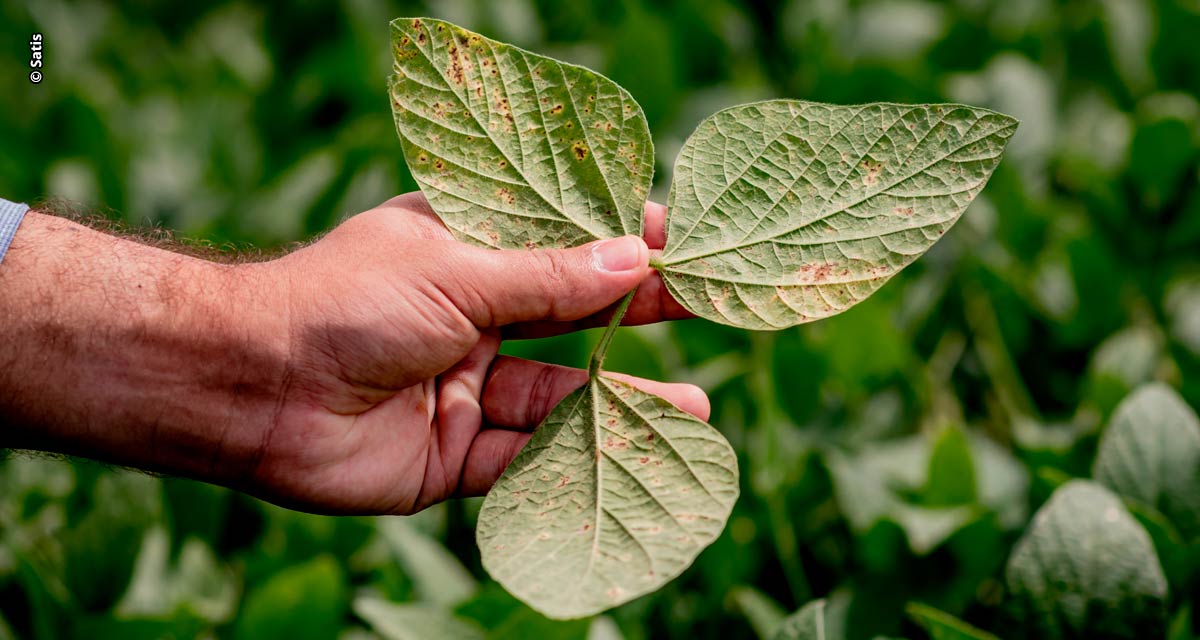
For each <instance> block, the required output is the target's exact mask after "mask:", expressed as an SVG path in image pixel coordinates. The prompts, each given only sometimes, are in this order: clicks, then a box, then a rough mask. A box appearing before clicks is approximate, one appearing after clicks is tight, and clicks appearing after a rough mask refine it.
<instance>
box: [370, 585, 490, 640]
mask: <svg viewBox="0 0 1200 640" xmlns="http://www.w3.org/2000/svg"><path fill="white" fill-rule="evenodd" d="M354 612H355V613H357V614H358V615H359V617H361V618H362V619H363V620H366V621H367V622H368V623H370V625H371V628H372V629H374V630H375V632H376V633H378V634H379V635H381V636H383V637H384V638H385V639H386V640H483V638H484V633H483V630H481V629H479V628H478V627H476V626H474V625H472V624H470V623H468V622H465V621H463V620H460V619H458V618H456V617H454V615H452V614H451V613H449V612H448V611H446V610H445V609H442V608H439V607H436V606H431V605H423V604H394V603H391V602H384V601H383V600H379V599H377V598H372V597H366V596H364V597H360V598H356V599H355V600H354Z"/></svg>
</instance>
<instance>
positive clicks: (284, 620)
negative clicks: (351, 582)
mask: <svg viewBox="0 0 1200 640" xmlns="http://www.w3.org/2000/svg"><path fill="white" fill-rule="evenodd" d="M346 590H347V589H346V575H345V572H344V571H343V569H342V566H341V565H340V564H338V563H337V561H335V560H334V559H333V557H332V556H329V555H319V556H317V557H315V558H313V559H312V560H309V561H308V562H305V563H304V564H299V565H295V566H291V567H288V568H287V569H284V570H282V571H280V572H279V573H276V574H275V575H274V576H271V578H270V579H268V580H266V581H265V582H262V583H261V584H259V585H257V586H256V587H255V588H253V589H251V590H250V592H249V593H248V594H247V595H246V598H245V601H244V604H243V605H242V609H241V611H240V612H239V613H238V616H237V619H236V620H235V621H234V624H233V632H232V634H231V636H230V637H232V638H235V639H237V640H241V639H242V638H289V639H290V640H305V639H307V638H312V639H314V640H316V639H318V638H330V637H333V636H336V635H337V631H338V629H340V628H341V625H342V618H343V617H344V616H345V611H346V599H347V598H346Z"/></svg>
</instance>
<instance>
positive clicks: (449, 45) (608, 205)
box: [389, 18, 654, 248]
mask: <svg viewBox="0 0 1200 640" xmlns="http://www.w3.org/2000/svg"><path fill="white" fill-rule="evenodd" d="M391 29H392V52H393V55H394V58H395V67H394V69H395V74H394V75H392V77H391V79H390V82H389V90H390V93H391V99H392V112H393V114H394V115H395V119H396V130H397V132H398V133H399V134H400V140H401V143H402V146H403V148H404V157H405V159H406V160H407V162H408V168H409V170H410V171H411V172H412V175H413V178H415V179H416V181H417V183H418V184H419V185H420V186H421V191H422V192H423V193H424V194H425V197H426V198H427V199H428V200H429V204H430V206H432V207H433V210H434V211H436V212H437V214H438V216H439V217H440V218H441V219H442V221H443V222H445V223H446V225H447V226H448V227H450V229H451V230H452V231H453V232H454V234H455V236H456V237H458V238H459V239H461V240H464V241H471V242H474V243H477V244H482V245H486V246H490V247H500V248H519V247H535V246H537V247H565V246H573V245H577V244H582V243H584V242H587V241H590V240H594V239H596V238H607V237H615V236H620V235H624V234H635V235H641V233H642V212H643V205H644V203H645V201H646V195H647V193H648V192H649V189H650V181H651V178H652V174H653V170H654V149H653V144H652V142H651V140H650V131H649V128H648V126H647V124H646V117H645V116H644V115H643V114H642V109H641V107H640V106H638V104H637V102H635V101H634V99H633V97H632V96H630V95H629V92H627V91H625V90H624V89H622V88H621V87H620V86H618V85H617V84H616V83H614V82H613V81H611V80H609V79H608V78H605V77H604V76H601V75H600V74H598V73H595V72H593V71H590V70H588V69H585V68H583V67H579V66H575V65H572V64H567V63H564V62H559V61H558V60H554V59H552V58H547V57H545V56H539V55H537V54H534V53H530V52H528V51H524V50H522V49H518V48H517V47H514V46H511V45H507V44H504V43H501V42H496V41H494V40H489V39H487V38H484V37H483V36H481V35H479V34H476V33H472V32H470V31H467V30H465V29H463V28H461V27H458V26H455V25H453V24H450V23H448V22H443V21H441V20H433V19H429V18H399V19H396V20H394V21H392V23H391Z"/></svg>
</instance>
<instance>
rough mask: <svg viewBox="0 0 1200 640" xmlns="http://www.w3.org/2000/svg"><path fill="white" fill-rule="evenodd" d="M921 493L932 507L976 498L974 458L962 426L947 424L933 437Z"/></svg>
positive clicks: (965, 501) (965, 502) (945, 505)
mask: <svg viewBox="0 0 1200 640" xmlns="http://www.w3.org/2000/svg"><path fill="white" fill-rule="evenodd" d="M921 497H922V498H923V499H924V503H925V504H926V505H927V506H933V507H947V506H953V505H959V504H971V503H973V502H975V461H974V457H973V456H972V455H971V443H970V442H969V441H968V440H967V434H966V433H964V432H963V431H962V430H961V429H958V428H955V427H947V428H946V429H944V430H943V431H942V432H941V433H940V434H938V436H937V439H936V440H934V443H933V450H932V451H931V452H930V454H929V476H928V478H927V480H926V482H925V490H924V492H923V495H922V496H921Z"/></svg>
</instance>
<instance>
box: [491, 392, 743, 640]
mask: <svg viewBox="0 0 1200 640" xmlns="http://www.w3.org/2000/svg"><path fill="white" fill-rule="evenodd" d="M737 495H738V482H737V459H736V457H735V456H734V453H733V450H732V449H731V448H730V447H729V443H728V442H726V441H725V439H724V438H723V437H722V436H721V434H720V433H718V432H717V431H716V430H715V429H713V428H712V427H709V426H708V425H706V424H704V423H703V422H701V421H700V420H698V419H697V418H695V417H694V416H692V415H690V414H687V413H684V412H683V411H680V410H679V409H677V408H675V407H674V406H673V405H671V404H670V403H668V402H667V401H666V400H663V399H662V398H659V397H657V396H653V395H649V394H647V393H644V392H642V391H639V390H637V389H635V388H634V387H632V386H630V385H628V384H626V383H623V382H620V381H617V380H613V379H611V378H606V377H600V378H596V379H593V380H592V381H590V382H589V383H588V384H586V385H585V386H583V387H581V388H580V389H579V390H577V391H575V392H574V393H572V394H570V395H568V396H567V397H566V398H564V399H563V401H562V402H560V403H559V404H558V406H557V407H555V408H554V410H553V411H551V413H550V415H549V416H547V417H546V419H545V420H544V421H543V422H542V424H541V425H539V426H538V428H537V430H536V431H535V432H534V435H533V438H532V439H530V441H529V443H528V444H527V445H525V448H524V449H522V451H521V453H520V454H518V455H517V457H516V459H515V460H513V462H512V463H511V464H510V465H509V466H508V468H507V469H506V470H505V471H504V474H503V475H502V476H501V477H500V479H499V480H498V481H497V482H496V485H495V486H494V487H493V488H492V490H491V491H490V492H489V493H488V496H487V499H486V500H485V501H484V503H483V509H482V510H481V511H480V513H479V524H478V527H477V529H476V536H477V538H478V541H479V549H480V552H481V554H482V557H483V566H484V567H485V568H486V569H487V571H488V573H489V574H491V576H492V577H493V578H495V579H496V580H497V581H498V582H500V584H502V585H504V587H505V588H506V589H508V590H509V591H510V592H511V593H512V594H513V595H515V596H517V597H518V598H520V599H522V600H523V601H525V602H526V603H528V604H529V605H530V606H531V607H533V608H534V609H536V610H538V611H540V612H542V613H544V614H545V615H547V616H549V617H551V618H574V617H579V616H584V615H589V614H593V613H597V612H599V611H603V610H605V609H608V608H610V607H613V606H616V605H618V604H620V603H623V602H627V601H629V600H631V599H633V598H636V597H638V596H640V595H643V594H645V593H648V592H650V591H653V590H654V589H657V588H658V587H660V586H661V585H663V584H664V583H666V582H668V581H669V580H671V579H672V578H674V577H675V576H677V575H679V573H680V572H681V571H683V570H684V569H686V568H687V566H688V565H690V564H691V563H692V560H693V559H694V558H695V557H696V555H697V554H699V553H700V551H701V550H703V549H704V548H705V547H707V546H708V545H709V544H710V543H712V541H713V539H715V538H716V536H717V535H718V534H720V532H721V530H722V529H723V528H724V526H725V521H726V519H727V518H728V517H729V512H730V510H731V509H732V508H733V503H734V501H736V499H737Z"/></svg>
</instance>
